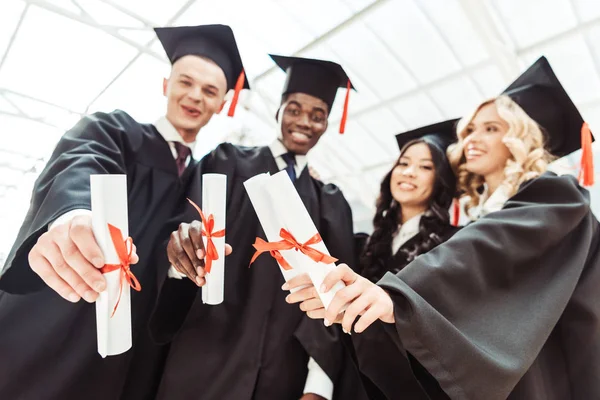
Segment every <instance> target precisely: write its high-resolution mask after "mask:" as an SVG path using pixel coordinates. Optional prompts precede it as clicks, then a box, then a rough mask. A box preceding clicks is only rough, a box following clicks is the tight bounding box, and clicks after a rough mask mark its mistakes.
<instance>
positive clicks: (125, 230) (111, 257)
mask: <svg viewBox="0 0 600 400" xmlns="http://www.w3.org/2000/svg"><path fill="white" fill-rule="evenodd" d="M90 189H91V202H92V230H93V232H94V236H95V238H96V241H97V242H98V246H100V249H101V250H102V254H103V255H104V262H105V263H106V264H120V261H119V257H118V256H117V252H116V250H115V247H114V244H113V242H112V240H111V238H110V234H109V232H108V224H111V225H113V226H115V227H117V228H119V229H120V230H121V232H122V234H123V238H127V237H128V236H129V227H128V220H127V177H126V176H125V175H90ZM104 278H105V279H106V289H105V290H104V291H103V292H102V293H100V296H99V297H98V299H97V300H96V327H97V333H98V353H100V355H101V356H102V358H104V357H106V356H113V355H117V354H122V353H124V352H126V351H127V350H129V349H130V348H131V297H130V287H129V285H128V284H127V282H126V281H125V280H123V289H122V290H123V291H122V293H121V299H120V301H119V307H118V308H117V310H116V312H115V314H114V315H113V316H112V318H111V314H112V312H113V309H114V307H115V304H116V302H117V299H118V298H119V288H120V285H121V270H120V269H118V270H116V271H112V272H109V273H106V274H104Z"/></svg>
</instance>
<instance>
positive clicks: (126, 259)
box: [100, 224, 142, 318]
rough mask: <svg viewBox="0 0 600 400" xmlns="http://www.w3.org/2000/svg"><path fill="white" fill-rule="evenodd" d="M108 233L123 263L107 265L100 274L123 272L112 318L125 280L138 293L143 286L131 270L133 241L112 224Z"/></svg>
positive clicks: (109, 225) (101, 269)
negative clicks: (124, 236) (125, 237)
mask: <svg viewBox="0 0 600 400" xmlns="http://www.w3.org/2000/svg"><path fill="white" fill-rule="evenodd" d="M108 232H109V234H110V238H111V240H112V242H113V245H114V246H115V250H116V251H117V256H118V257H119V261H120V262H121V263H120V264H105V265H104V267H102V268H100V272H102V273H103V274H106V273H109V272H113V271H116V270H118V269H120V270H121V279H119V297H118V298H117V302H116V304H115V307H114V308H113V312H112V314H111V315H110V317H111V318H112V317H113V316H114V315H115V312H116V311H117V307H119V302H120V301H121V294H122V293H123V280H125V281H126V282H127V283H128V284H129V286H131V287H132V288H133V289H134V290H137V291H138V292H139V291H140V290H142V286H141V285H140V282H139V281H138V280H137V278H136V277H135V275H133V273H132V272H131V268H130V264H131V253H132V252H133V239H131V238H130V237H128V238H127V240H125V239H124V238H123V233H122V232H121V230H120V229H119V228H117V227H116V226H113V225H111V224H108ZM127 248H129V250H127Z"/></svg>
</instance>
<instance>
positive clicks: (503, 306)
mask: <svg viewBox="0 0 600 400" xmlns="http://www.w3.org/2000/svg"><path fill="white" fill-rule="evenodd" d="M598 228H599V224H598V221H597V220H596V218H595V217H594V216H593V214H592V213H591V211H590V206H589V193H588V192H587V191H586V190H585V189H583V188H581V187H579V186H578V184H577V182H576V180H575V179H574V178H572V177H557V176H556V175H554V174H552V173H546V174H544V175H542V176H541V177H539V178H537V179H534V180H531V181H529V182H526V183H524V184H523V185H521V187H520V189H519V191H518V192H517V193H516V194H515V195H514V196H513V197H512V198H510V199H509V200H508V202H507V203H506V204H505V206H504V208H503V209H502V210H500V211H497V212H492V213H490V214H488V215H486V216H485V217H483V218H481V219H479V220H478V221H476V222H474V223H472V224H471V225H468V226H466V227H465V228H463V229H462V230H461V231H460V232H458V233H457V234H456V235H454V236H453V237H452V238H451V239H450V240H448V241H447V242H446V243H444V244H442V245H440V246H438V247H437V248H435V249H434V250H432V251H430V252H428V253H427V254H425V255H422V256H420V257H418V258H417V259H416V260H415V261H413V262H412V263H411V264H409V265H408V266H407V267H406V268H404V269H403V270H402V271H400V272H399V273H398V274H396V275H393V274H389V273H388V274H386V276H384V277H383V279H382V280H381V281H380V282H379V285H381V286H382V287H383V288H384V289H386V290H387V291H388V292H389V293H390V295H391V296H392V299H393V301H394V304H395V320H396V322H395V330H396V332H395V334H394V335H392V336H393V337H394V338H395V344H396V345H397V346H398V347H399V348H403V349H405V350H406V351H407V352H408V353H410V354H411V355H412V356H413V357H414V358H415V359H416V360H417V361H418V362H419V363H420V364H421V365H422V366H423V367H424V368H425V369H426V370H427V371H428V372H429V373H430V374H431V375H432V376H433V377H434V378H435V380H436V381H437V382H438V383H439V385H440V387H441V388H442V389H443V391H444V392H445V393H446V394H447V395H448V396H449V397H450V398H452V399H489V400H496V399H498V400H499V399H507V398H508V399H513V400H514V399H528V400H530V399H545V400H546V399H549V400H559V399H560V400H575V399H597V398H600V380H599V377H600V291H599V290H598V287H599V286H600V253H599V250H600V232H599V230H598ZM428 394H429V395H430V397H431V398H433V399H437V398H443V397H441V396H439V395H438V394H436V393H433V392H430V393H428Z"/></svg>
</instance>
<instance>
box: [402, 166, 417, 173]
mask: <svg viewBox="0 0 600 400" xmlns="http://www.w3.org/2000/svg"><path fill="white" fill-rule="evenodd" d="M402 175H404V176H415V167H414V166H412V165H409V166H407V167H406V168H404V169H403V170H402Z"/></svg>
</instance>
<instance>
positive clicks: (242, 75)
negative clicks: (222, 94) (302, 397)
mask: <svg viewBox="0 0 600 400" xmlns="http://www.w3.org/2000/svg"><path fill="white" fill-rule="evenodd" d="M245 78H246V74H245V73H244V71H243V70H242V72H241V73H240V76H239V77H238V80H237V82H236V84H235V89H234V92H233V99H231V105H230V106H229V112H228V113H227V116H228V117H233V116H234V115H235V107H236V106H237V103H238V99H239V97H240V92H241V91H242V89H243V88H244V79H245Z"/></svg>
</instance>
